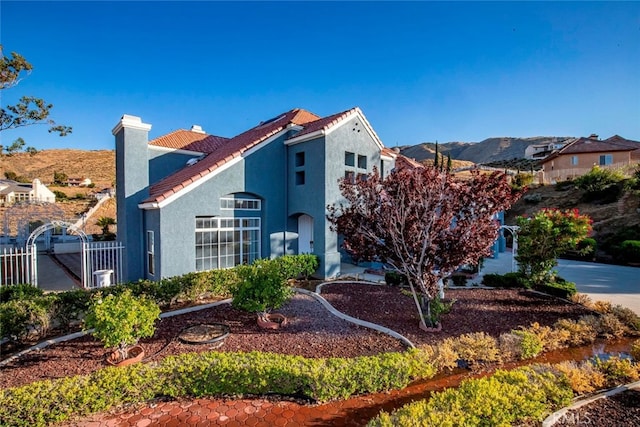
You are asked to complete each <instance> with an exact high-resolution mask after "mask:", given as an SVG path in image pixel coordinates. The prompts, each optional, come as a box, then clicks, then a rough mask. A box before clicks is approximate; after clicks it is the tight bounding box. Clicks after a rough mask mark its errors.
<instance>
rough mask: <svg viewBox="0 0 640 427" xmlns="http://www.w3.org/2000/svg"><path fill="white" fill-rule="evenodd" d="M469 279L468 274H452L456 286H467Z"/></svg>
mask: <svg viewBox="0 0 640 427" xmlns="http://www.w3.org/2000/svg"><path fill="white" fill-rule="evenodd" d="M468 280H469V279H468V278H467V275H466V274H460V273H454V274H452V275H451V281H452V282H453V284H454V286H466V285H467V281H468Z"/></svg>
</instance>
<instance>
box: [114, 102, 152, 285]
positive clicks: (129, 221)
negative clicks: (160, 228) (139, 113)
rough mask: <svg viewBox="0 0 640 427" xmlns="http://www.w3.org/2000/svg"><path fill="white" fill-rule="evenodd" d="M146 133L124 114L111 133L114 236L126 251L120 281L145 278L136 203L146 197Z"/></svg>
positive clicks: (147, 127)
mask: <svg viewBox="0 0 640 427" xmlns="http://www.w3.org/2000/svg"><path fill="white" fill-rule="evenodd" d="M149 130H151V125H150V124H147V123H142V119H140V117H136V116H130V115H127V114H125V115H124V116H122V118H121V119H120V121H119V122H118V124H116V126H115V127H114V128H113V130H112V131H111V133H113V135H114V136H115V138H116V206H117V208H116V209H117V223H118V232H117V237H118V240H119V241H120V242H122V243H124V246H125V252H126V253H125V254H124V256H123V266H122V267H123V268H122V275H123V277H121V278H120V280H121V281H123V282H133V281H136V280H138V279H142V278H144V277H145V274H144V271H145V268H144V267H145V262H144V260H145V256H144V252H143V251H144V238H145V233H144V229H143V215H142V212H141V211H140V209H139V208H138V204H139V203H140V202H142V201H143V200H144V199H146V198H147V197H148V195H149V160H148V156H149V154H148V147H147V146H148V142H149Z"/></svg>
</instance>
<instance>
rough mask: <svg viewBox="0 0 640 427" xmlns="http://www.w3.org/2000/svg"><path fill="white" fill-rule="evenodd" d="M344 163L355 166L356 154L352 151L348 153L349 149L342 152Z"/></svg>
mask: <svg viewBox="0 0 640 427" xmlns="http://www.w3.org/2000/svg"><path fill="white" fill-rule="evenodd" d="M344 164H345V165H346V166H355V165H356V155H355V154H354V153H350V152H349V151H345V152H344Z"/></svg>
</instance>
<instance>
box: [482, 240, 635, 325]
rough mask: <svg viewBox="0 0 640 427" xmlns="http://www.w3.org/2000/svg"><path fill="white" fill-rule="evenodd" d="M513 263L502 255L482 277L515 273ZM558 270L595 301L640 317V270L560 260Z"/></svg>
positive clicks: (488, 261)
mask: <svg viewBox="0 0 640 427" xmlns="http://www.w3.org/2000/svg"><path fill="white" fill-rule="evenodd" d="M512 260H513V257H512V256H511V253H509V252H503V253H500V254H499V256H498V258H495V259H493V258H487V259H485V261H484V267H483V268H482V272H481V275H484V274H489V273H498V274H504V273H507V272H509V271H512V269H513V268H514V267H513V265H512ZM555 270H556V271H557V272H558V274H559V275H560V277H562V278H564V279H566V280H568V281H570V282H574V283H575V284H576V287H577V288H578V292H580V293H582V294H587V295H589V297H591V299H592V300H593V301H610V302H611V303H612V304H620V305H621V306H623V307H628V308H630V309H632V310H633V311H635V312H636V313H637V314H638V315H640V268H637V267H626V266H620V265H610V264H597V263H593V262H582V261H571V260H566V259H559V260H558V265H557V266H556V268H555ZM479 279H481V278H479Z"/></svg>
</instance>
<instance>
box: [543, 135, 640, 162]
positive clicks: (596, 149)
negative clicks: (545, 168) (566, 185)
mask: <svg viewBox="0 0 640 427" xmlns="http://www.w3.org/2000/svg"><path fill="white" fill-rule="evenodd" d="M633 144H638V148H640V142H636V141H631V140H628V139H624V138H622V137H621V136H618V135H614V136H612V137H611V138H608V139H605V140H599V139H591V138H578V139H576V140H575V141H573V142H570V143H569V144H567V145H565V146H564V147H563V148H561V149H560V150H558V151H556V152H554V153H552V154H551V155H549V156H548V157H546V158H544V159H542V160H541V161H540V164H543V163H546V162H548V161H549V160H552V159H555V158H556V157H559V156H561V155H564V154H583V153H607V152H613V151H633V150H636V149H637V148H634V146H633Z"/></svg>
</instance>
